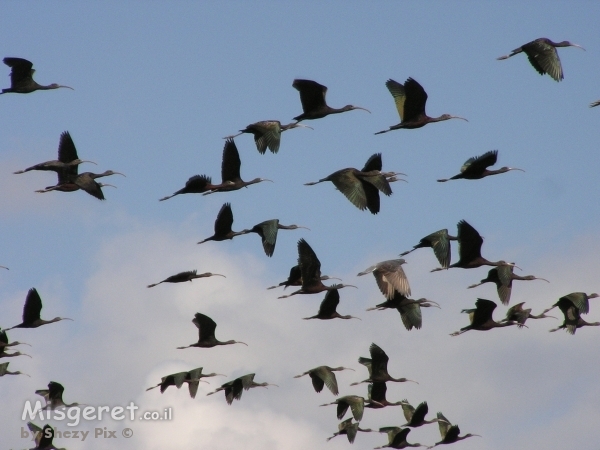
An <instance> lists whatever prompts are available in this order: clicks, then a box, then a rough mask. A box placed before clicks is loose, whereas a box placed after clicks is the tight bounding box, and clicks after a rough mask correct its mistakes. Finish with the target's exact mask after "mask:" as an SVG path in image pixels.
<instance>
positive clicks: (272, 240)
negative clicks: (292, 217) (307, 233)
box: [244, 219, 310, 257]
mask: <svg viewBox="0 0 600 450" xmlns="http://www.w3.org/2000/svg"><path fill="white" fill-rule="evenodd" d="M298 228H304V229H305V230H309V229H310V228H307V227H303V226H301V225H281V224H280V223H279V219H271V220H265V221H264V222H261V223H259V224H256V225H254V226H253V227H252V228H250V229H249V230H244V231H245V232H246V233H256V234H258V235H259V236H260V238H261V240H262V245H263V249H264V250H265V254H266V255H267V256H268V257H271V256H273V252H274V251H275V244H276V243H277V232H278V231H279V230H297V229H298Z"/></svg>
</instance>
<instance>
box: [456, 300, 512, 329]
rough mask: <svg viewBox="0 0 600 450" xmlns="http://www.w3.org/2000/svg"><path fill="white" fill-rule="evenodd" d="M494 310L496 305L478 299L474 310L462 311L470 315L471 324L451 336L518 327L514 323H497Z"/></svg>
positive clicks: (489, 301)
mask: <svg viewBox="0 0 600 450" xmlns="http://www.w3.org/2000/svg"><path fill="white" fill-rule="evenodd" d="M494 309H496V303H494V302H493V301H491V300H486V299H484V298H478V299H477V301H476V302H475V308H474V309H463V310H462V312H463V313H467V314H469V319H470V320H471V324H470V325H467V326H466V327H463V328H461V329H460V331H455V332H454V333H452V334H450V336H458V335H459V334H463V333H465V332H467V331H469V330H479V331H487V330H491V329H492V328H500V327H508V326H511V325H517V322H514V321H507V322H495V321H494V319H492V314H493V312H494Z"/></svg>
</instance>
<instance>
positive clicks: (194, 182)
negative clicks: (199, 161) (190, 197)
mask: <svg viewBox="0 0 600 450" xmlns="http://www.w3.org/2000/svg"><path fill="white" fill-rule="evenodd" d="M225 185H228V186H233V182H232V181H230V182H227V183H225V184H212V179H211V178H210V177H209V176H207V175H194V176H192V177H190V178H189V179H188V180H187V181H186V182H185V186H184V187H182V188H181V189H179V190H178V191H176V192H174V193H173V194H171V195H167V196H166V197H163V198H161V199H159V200H158V201H159V202H162V201H165V200H168V199H170V198H172V197H175V196H176V195H180V194H201V193H203V192H208V191H211V190H213V189H219V188H221V187H223V186H225Z"/></svg>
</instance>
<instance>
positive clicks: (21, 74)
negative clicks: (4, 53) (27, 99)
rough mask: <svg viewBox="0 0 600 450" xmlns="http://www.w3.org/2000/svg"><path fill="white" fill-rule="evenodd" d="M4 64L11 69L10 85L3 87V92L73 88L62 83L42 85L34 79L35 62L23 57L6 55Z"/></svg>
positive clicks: (27, 92) (21, 92) (26, 92)
mask: <svg viewBox="0 0 600 450" xmlns="http://www.w3.org/2000/svg"><path fill="white" fill-rule="evenodd" d="M2 61H3V62H4V64H6V65H7V66H8V67H10V68H11V71H10V87H9V88H6V89H2V92H0V95H1V94H8V93H9V92H14V93H17V94H29V93H30V92H34V91H38V90H41V91H46V90H49V89H58V88H68V89H71V90H73V88H72V87H69V86H62V85H60V84H56V83H52V84H50V85H48V86H42V85H40V84H37V83H36V82H35V81H33V73H34V72H35V69H34V68H33V63H32V62H31V61H27V60H26V59H23V58H14V57H6V58H4V59H3V60H2Z"/></svg>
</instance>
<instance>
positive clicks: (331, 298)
mask: <svg viewBox="0 0 600 450" xmlns="http://www.w3.org/2000/svg"><path fill="white" fill-rule="evenodd" d="M339 303H340V293H339V292H338V290H337V289H331V290H328V291H327V293H326V294H325V298H324V299H323V301H322V302H321V306H319V312H318V313H317V315H316V316H311V317H304V320H310V319H321V320H329V319H358V320H360V319H359V318H358V317H354V316H341V315H340V314H339V313H338V312H337V311H336V308H337V305H338V304H339Z"/></svg>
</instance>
